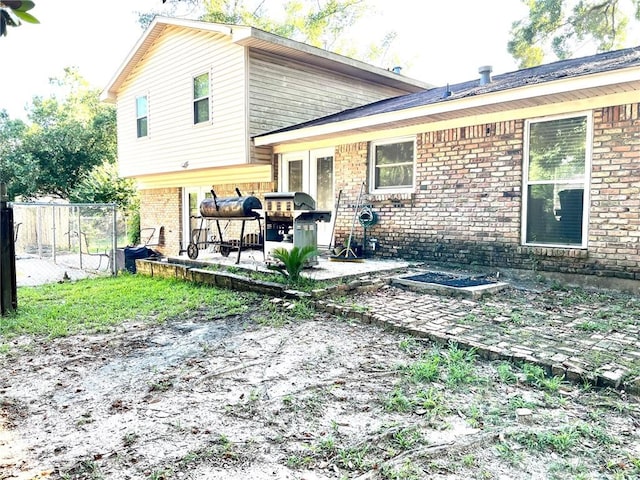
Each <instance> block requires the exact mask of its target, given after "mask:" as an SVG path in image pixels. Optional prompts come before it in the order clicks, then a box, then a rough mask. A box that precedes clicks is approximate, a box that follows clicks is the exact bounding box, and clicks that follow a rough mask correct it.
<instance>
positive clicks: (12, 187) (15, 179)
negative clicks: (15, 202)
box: [0, 110, 37, 199]
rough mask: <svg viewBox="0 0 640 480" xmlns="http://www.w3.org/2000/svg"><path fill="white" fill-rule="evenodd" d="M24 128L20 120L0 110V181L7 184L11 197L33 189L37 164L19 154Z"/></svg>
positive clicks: (24, 125) (25, 128)
mask: <svg viewBox="0 0 640 480" xmlns="http://www.w3.org/2000/svg"><path fill="white" fill-rule="evenodd" d="M26 130H27V125H26V124H25V123H24V122H23V121H22V120H12V119H11V118H9V114H8V113H7V111H6V110H2V111H0V182H2V183H6V184H7V189H8V192H7V193H8V194H9V198H11V199H14V198H15V196H16V194H18V195H19V194H20V193H21V192H24V191H30V190H33V189H35V178H36V176H35V175H34V172H35V171H36V170H37V166H36V165H35V163H34V162H33V161H32V159H31V158H29V157H26V156H22V155H21V154H20V149H21V146H22V138H23V136H24V134H25V132H26Z"/></svg>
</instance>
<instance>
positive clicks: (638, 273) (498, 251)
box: [335, 105, 640, 279]
mask: <svg viewBox="0 0 640 480" xmlns="http://www.w3.org/2000/svg"><path fill="white" fill-rule="evenodd" d="M523 142H524V120H517V121H507V122H497V123H489V124H482V125H474V126H469V127H462V128H455V129H448V130H442V131H436V132H428V133H422V134H419V135H417V136H416V148H417V151H416V154H417V155H416V157H417V165H416V187H415V189H414V191H413V192H411V193H406V194H401V195H394V194H386V195H366V196H365V203H366V204H368V205H370V206H372V207H373V209H374V211H375V212H376V213H377V214H378V216H379V220H378V223H377V224H376V225H374V226H373V227H371V228H369V229H367V237H368V238H376V239H377V240H378V248H377V251H376V252H375V255H376V256H379V257H389V258H405V259H414V260H420V261H425V262H438V263H447V262H451V263H457V264H468V265H473V264H475V265H484V266H492V267H502V268H520V269H529V270H531V269H536V270H541V271H553V272H563V273H576V274H596V275H604V276H613V277H619V278H631V279H640V199H639V193H640V161H639V160H638V158H639V156H640V120H639V115H638V105H626V106H618V107H609V108H604V109H599V110H596V111H595V112H594V143H593V147H594V148H593V155H592V187H591V207H590V211H589V243H588V248H587V250H583V249H578V248H545V247H525V246H522V245H521V243H520V238H521V210H522V163H523ZM335 163H336V165H335V168H336V189H337V190H342V197H341V206H340V209H339V212H338V219H337V224H336V238H337V244H338V245H339V244H340V242H341V241H342V240H344V239H346V238H347V237H348V235H349V230H350V228H351V224H352V220H353V212H354V207H355V203H356V200H357V196H358V190H359V188H360V184H361V182H362V181H363V180H365V181H366V180H367V179H368V144H367V143H366V142H364V143H357V144H349V145H341V146H338V147H337V148H336V156H335ZM366 191H368V190H365V192H366ZM355 225H356V227H355V235H354V236H355V238H356V239H357V240H358V241H359V242H361V241H362V239H363V228H362V226H361V225H360V224H359V223H358V222H357V221H356V224H355Z"/></svg>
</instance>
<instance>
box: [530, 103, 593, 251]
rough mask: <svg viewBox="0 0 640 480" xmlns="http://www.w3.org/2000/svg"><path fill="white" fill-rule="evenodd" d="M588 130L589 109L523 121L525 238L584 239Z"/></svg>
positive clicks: (577, 242)
mask: <svg viewBox="0 0 640 480" xmlns="http://www.w3.org/2000/svg"><path fill="white" fill-rule="evenodd" d="M590 132H591V119H590V117H588V116H587V115H580V116H573V117H566V118H556V119H552V120H536V121H529V122H527V125H526V135H527V137H526V140H527V142H526V150H525V171H524V185H525V187H526V196H525V208H524V217H525V218H524V222H523V225H524V226H525V228H524V231H523V241H524V243H527V244H540V245H557V246H577V247H581V246H585V245H586V232H585V230H586V228H585V225H586V223H587V222H586V220H587V213H588V212H587V208H586V206H587V205H588V203H587V200H588V198H587V197H588V191H589V190H588V186H589V175H588V172H589V170H590V150H589V145H590V143H591V142H590V141H589V139H590V138H591V133H590Z"/></svg>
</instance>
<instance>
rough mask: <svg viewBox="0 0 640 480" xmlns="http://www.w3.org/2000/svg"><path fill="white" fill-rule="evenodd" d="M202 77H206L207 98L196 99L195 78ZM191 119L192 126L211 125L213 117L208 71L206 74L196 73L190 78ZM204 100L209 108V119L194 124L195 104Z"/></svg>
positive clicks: (209, 74)
mask: <svg viewBox="0 0 640 480" xmlns="http://www.w3.org/2000/svg"><path fill="white" fill-rule="evenodd" d="M202 75H207V80H208V81H207V86H208V89H207V96H206V97H198V98H196V92H195V88H194V87H195V81H196V78H198V77H200V76H202ZM191 99H192V100H191V118H192V121H193V126H194V127H195V126H198V125H210V124H211V119H212V117H213V113H212V104H211V72H210V71H206V72H200V73H197V74H195V75H192V76H191ZM204 99H206V100H207V105H208V107H209V112H208V113H209V118H208V119H207V120H203V121H202V122H196V102H200V101H202V100H204Z"/></svg>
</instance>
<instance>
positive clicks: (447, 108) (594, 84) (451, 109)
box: [254, 66, 640, 146]
mask: <svg viewBox="0 0 640 480" xmlns="http://www.w3.org/2000/svg"><path fill="white" fill-rule="evenodd" d="M639 71H640V67H638V66H635V67H629V68H625V69H620V70H617V71H613V72H611V71H610V72H604V73H597V74H592V75H585V76H581V77H574V78H569V79H562V80H555V81H550V82H545V83H540V84H535V85H526V86H521V87H517V88H513V89H509V90H502V91H497V92H489V93H484V94H480V95H474V96H467V97H461V98H457V99H456V98H451V99H448V100H445V101H442V102H437V103H432V104H428V105H421V106H417V107H410V108H406V109H401V110H396V111H392V112H385V113H380V114H374V115H369V116H365V117H359V118H355V119H350V120H343V121H337V122H333V123H327V124H324V125H316V126H309V127H302V128H300V129H296V130H289V131H285V132H280V133H273V134H268V133H267V134H263V135H260V136H256V137H255V138H254V142H255V145H256V146H273V145H278V144H287V143H298V142H301V141H312V140H313V139H314V138H326V137H327V136H330V135H334V136H339V135H346V134H348V133H350V132H357V131H361V130H363V129H371V128H375V127H377V126H379V127H380V128H381V129H383V128H388V127H389V125H392V124H394V123H397V122H411V123H418V122H419V120H420V119H424V122H425V123H427V122H428V121H429V120H428V119H429V117H433V116H435V115H441V114H445V113H451V114H455V113H458V114H460V115H458V116H464V111H472V110H474V109H478V108H480V107H485V108H486V107H494V108H496V109H500V107H501V106H502V107H503V108H505V109H506V108H507V106H508V105H514V104H515V103H517V102H519V101H524V100H533V99H539V100H540V102H543V101H544V99H547V100H551V99H552V98H553V96H554V95H556V96H557V95H558V94H562V93H567V92H577V94H580V92H583V93H582V94H583V95H585V98H588V96H589V93H588V92H593V91H594V90H595V89H598V88H603V87H607V86H612V85H617V84H620V85H622V84H625V83H630V82H636V83H640V80H639V78H640V77H639V75H638V72H639ZM591 95H592V94H591Z"/></svg>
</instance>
